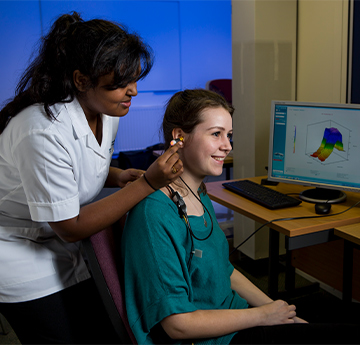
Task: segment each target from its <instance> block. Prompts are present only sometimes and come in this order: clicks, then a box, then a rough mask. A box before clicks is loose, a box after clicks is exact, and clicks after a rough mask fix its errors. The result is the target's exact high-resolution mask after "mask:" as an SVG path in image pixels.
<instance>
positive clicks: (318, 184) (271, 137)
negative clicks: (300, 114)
mask: <svg viewBox="0 0 360 345" xmlns="http://www.w3.org/2000/svg"><path fill="white" fill-rule="evenodd" d="M278 104H279V105H290V106H292V105H294V106H309V107H328V108H339V109H340V108H348V109H357V110H360V105H359V104H353V103H320V102H302V101H279V100H273V101H271V114H270V135H269V156H268V177H267V178H268V180H269V181H273V182H282V183H290V184H298V185H303V186H306V187H313V188H324V189H331V190H338V191H342V192H347V191H348V192H356V193H360V187H359V188H356V187H350V186H341V185H336V184H331V183H321V182H313V181H306V180H295V179H294V180H293V179H288V178H282V177H275V176H273V175H272V162H273V159H272V158H273V156H272V153H273V144H274V124H275V119H274V117H275V107H276V105H278ZM359 121H360V118H359ZM305 201H309V202H311V201H310V200H305Z"/></svg>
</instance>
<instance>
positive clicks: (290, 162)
mask: <svg viewBox="0 0 360 345" xmlns="http://www.w3.org/2000/svg"><path fill="white" fill-rule="evenodd" d="M359 134H360V105H355V104H324V103H309V102H290V101H289V102H287V101H272V103H271V124H270V150H269V167H268V179H269V180H270V181H277V182H288V183H297V184H302V185H307V186H314V187H316V188H314V189H307V190H305V191H304V192H303V193H301V195H300V198H301V199H303V200H305V201H309V202H329V203H337V202H342V201H344V200H345V199H346V194H345V193H344V191H346V190H350V191H355V192H360V135H359Z"/></svg>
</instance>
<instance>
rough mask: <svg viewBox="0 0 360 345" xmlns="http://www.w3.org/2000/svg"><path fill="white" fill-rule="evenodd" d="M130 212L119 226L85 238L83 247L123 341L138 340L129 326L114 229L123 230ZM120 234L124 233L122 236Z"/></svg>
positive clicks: (116, 329)
mask: <svg viewBox="0 0 360 345" xmlns="http://www.w3.org/2000/svg"><path fill="white" fill-rule="evenodd" d="M125 220H126V216H124V217H122V218H121V219H120V221H119V224H117V225H118V226H116V227H115V226H114V227H110V228H107V229H105V230H102V231H100V232H99V233H97V234H95V235H93V236H91V237H90V238H89V239H85V240H83V247H84V249H85V253H86V256H87V259H88V261H89V266H90V270H91V273H92V276H93V278H94V280H95V283H96V286H97V288H98V290H99V292H100V295H101V298H102V300H103V303H104V305H105V308H106V310H107V312H108V314H109V316H110V319H111V322H112V324H113V326H114V328H115V331H116V332H117V334H118V336H119V338H120V339H121V341H122V343H123V344H137V343H136V339H135V337H134V335H133V333H132V331H131V328H130V326H129V322H128V318H127V314H126V308H125V302H124V298H123V292H122V288H121V275H120V274H119V272H118V267H117V255H116V248H119V246H118V245H115V240H114V233H113V229H115V231H117V232H119V235H120V234H121V231H122V229H123V226H124V224H125ZM119 238H120V236H119Z"/></svg>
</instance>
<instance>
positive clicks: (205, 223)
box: [188, 198, 208, 227]
mask: <svg viewBox="0 0 360 345" xmlns="http://www.w3.org/2000/svg"><path fill="white" fill-rule="evenodd" d="M188 199H189V200H190V202H191V203H192V204H193V206H194V207H195V209H196V210H197V211H199V210H198V208H197V207H196V206H195V204H194V203H193V201H192V200H191V199H190V198H188ZM203 211H204V212H203V214H202V217H203V219H204V225H205V226H206V227H207V226H208V225H207V221H206V219H205V210H204V207H203Z"/></svg>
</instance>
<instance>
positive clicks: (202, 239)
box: [179, 176, 214, 241]
mask: <svg viewBox="0 0 360 345" xmlns="http://www.w3.org/2000/svg"><path fill="white" fill-rule="evenodd" d="M179 178H180V180H181V181H182V182H183V183H184V185H185V186H186V187H187V188H188V189H189V191H190V192H191V193H192V195H194V197H195V198H196V199H197V200H198V201H199V202H200V204H201V205H202V206H203V208H204V210H206V212H207V213H208V215H209V217H210V221H211V229H210V232H209V235H207V236H206V237H204V238H198V237H196V236H195V235H194V233H193V232H192V230H191V228H190V231H191V235H192V236H193V237H194V238H195V239H196V240H198V241H205V240H207V239H208V238H209V237H210V236H211V234H212V233H213V230H214V223H213V220H212V217H211V214H210V212H209V210H208V209H207V207H206V206H205V205H204V204H203V202H202V201H201V199H200V198H199V197H198V196H197V195H196V194H195V193H194V192H193V191H192V189H191V188H190V187H189V186H188V185H187V183H186V182H185V181H184V180H183V179H182V177H181V176H180V177H179Z"/></svg>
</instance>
